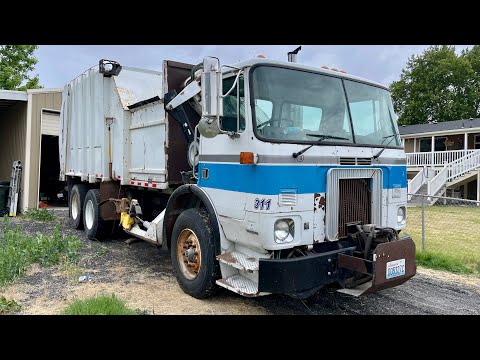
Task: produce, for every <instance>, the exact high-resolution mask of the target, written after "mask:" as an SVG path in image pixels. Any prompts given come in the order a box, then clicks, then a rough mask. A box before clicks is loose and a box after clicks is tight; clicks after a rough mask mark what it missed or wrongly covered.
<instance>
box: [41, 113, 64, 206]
mask: <svg viewBox="0 0 480 360" xmlns="http://www.w3.org/2000/svg"><path fill="white" fill-rule="evenodd" d="M59 135H60V112H59V111H53V110H45V109H43V110H42V120H41V137H42V139H41V146H40V169H39V179H40V181H39V189H38V192H39V194H38V195H39V196H38V199H39V204H38V207H46V208H50V207H64V206H67V204H66V194H65V191H64V187H65V184H64V183H63V182H61V181H59V175H60V158H59V154H58V139H59Z"/></svg>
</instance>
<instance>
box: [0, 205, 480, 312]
mask: <svg viewBox="0 0 480 360" xmlns="http://www.w3.org/2000/svg"><path fill="white" fill-rule="evenodd" d="M12 221H13V222H14V223H17V224H19V225H20V226H21V228H22V230H23V231H24V232H27V233H35V232H37V231H41V232H43V233H50V232H52V231H53V228H54V226H55V225H56V224H58V225H59V226H60V227H61V229H62V232H63V233H74V234H76V235H77V236H78V237H79V238H80V239H81V240H82V249H81V256H80V262H79V264H78V266H64V265H63V266H56V267H50V268H40V267H39V266H37V265H34V266H32V267H31V268H30V269H29V271H28V273H27V275H26V276H25V277H23V278H21V279H19V280H17V281H16V282H15V283H13V284H11V285H9V286H7V287H5V288H3V289H2V290H0V296H2V295H3V296H5V297H6V298H7V299H9V300H10V299H14V300H15V301H17V302H18V303H19V304H21V305H22V311H21V313H20V314H58V313H60V312H61V311H62V310H63V309H64V308H65V307H66V306H67V305H68V304H69V303H70V302H71V301H73V300H74V299H75V298H86V297H90V296H93V295H95V294H115V295H116V296H118V297H120V298H121V299H123V300H125V301H126V302H127V305H128V306H130V307H132V308H136V309H140V310H142V311H143V312H144V313H145V314H231V315H237V314H238V315H240V314H241V315H244V314H253V315H256V314H410V315H411V314H480V296H479V295H480V278H478V277H467V276H460V275H454V274H450V273H446V272H441V271H434V270H429V269H422V268H419V269H418V273H417V275H416V276H415V277H414V278H413V279H411V280H410V281H408V282H407V283H405V284H404V285H401V286H399V287H396V288H393V289H387V290H384V291H381V292H378V293H376V294H371V295H366V296H362V297H358V298H354V297H351V296H349V295H345V294H341V293H338V292H336V291H335V290H334V289H332V288H324V289H322V290H320V292H319V293H317V294H316V296H314V297H313V298H311V299H309V300H308V301H301V300H298V299H293V298H291V297H289V296H283V295H270V296H265V297H260V298H243V297H241V296H239V295H237V294H234V293H232V292H229V291H227V290H224V289H220V291H219V292H218V294H217V295H216V296H215V297H213V298H209V299H205V300H197V299H194V298H192V297H190V296H188V295H186V294H185V293H183V292H182V290H181V289H180V288H179V286H178V285H177V282H176V279H175V277H174V275H173V272H172V267H171V262H170V256H169V254H168V252H167V251H166V250H165V249H162V248H156V247H154V246H152V245H149V244H147V243H145V242H136V243H133V244H131V245H128V244H126V243H125V241H124V240H110V241H104V242H97V241H91V240H88V239H86V237H85V236H84V232H83V231H79V230H73V229H71V227H70V226H69V222H70V220H69V219H68V217H67V212H66V211H58V212H56V219H55V221H54V222H50V223H48V222H47V223H44V222H36V221H30V220H25V219H23V218H22V217H18V218H16V219H12ZM81 275H90V279H91V280H90V281H87V282H79V281H78V278H79V277H80V276H81Z"/></svg>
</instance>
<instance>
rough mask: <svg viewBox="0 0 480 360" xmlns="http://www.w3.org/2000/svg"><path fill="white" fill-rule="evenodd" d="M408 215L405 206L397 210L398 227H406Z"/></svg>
mask: <svg viewBox="0 0 480 360" xmlns="http://www.w3.org/2000/svg"><path fill="white" fill-rule="evenodd" d="M406 214H407V210H406V209H405V206H400V207H399V208H398V210H397V223H398V225H405V216H406Z"/></svg>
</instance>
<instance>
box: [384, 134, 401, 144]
mask: <svg viewBox="0 0 480 360" xmlns="http://www.w3.org/2000/svg"><path fill="white" fill-rule="evenodd" d="M397 135H400V134H392V135H388V136H384V137H383V140H382V142H381V143H380V145H382V144H383V142H384V141H385V140H387V139H388V138H391V137H394V136H397Z"/></svg>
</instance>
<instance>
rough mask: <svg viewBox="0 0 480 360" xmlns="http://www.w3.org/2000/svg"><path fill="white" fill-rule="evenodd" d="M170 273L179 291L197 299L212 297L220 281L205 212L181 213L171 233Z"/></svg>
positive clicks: (210, 230)
mask: <svg viewBox="0 0 480 360" xmlns="http://www.w3.org/2000/svg"><path fill="white" fill-rule="evenodd" d="M170 251H171V258H172V264H173V271H174V273H175V277H176V278H177V281H178V284H179V285H180V287H181V288H182V290H183V291H184V292H185V293H187V294H188V295H190V296H193V297H194V298H197V299H200V298H205V297H208V296H210V295H212V294H213V293H214V291H215V289H216V288H217V285H216V283H215V281H216V280H217V279H219V278H220V265H219V263H218V260H217V259H216V257H215V242H214V238H213V231H212V227H211V226H210V222H209V216H208V213H207V211H206V210H205V209H188V210H185V211H184V212H182V213H181V214H180V215H179V217H178V218H177V221H176V222H175V225H174V226H173V232H172V244H171V248H170Z"/></svg>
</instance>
